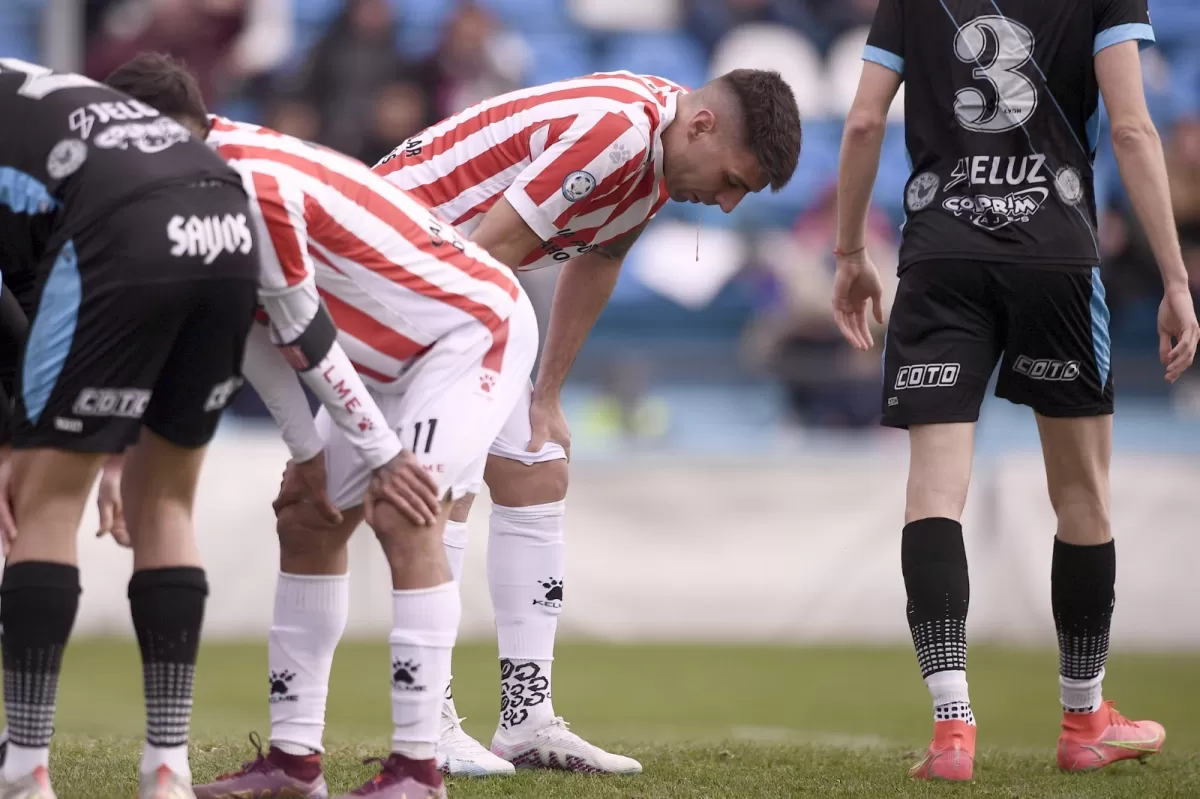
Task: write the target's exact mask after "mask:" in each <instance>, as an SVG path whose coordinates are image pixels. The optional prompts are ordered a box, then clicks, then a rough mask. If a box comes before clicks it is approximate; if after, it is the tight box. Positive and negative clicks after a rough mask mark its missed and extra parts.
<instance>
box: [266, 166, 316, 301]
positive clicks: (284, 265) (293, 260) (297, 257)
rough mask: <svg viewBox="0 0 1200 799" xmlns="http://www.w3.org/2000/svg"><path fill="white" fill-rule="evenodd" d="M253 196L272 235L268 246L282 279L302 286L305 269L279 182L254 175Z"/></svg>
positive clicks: (306, 270) (306, 269)
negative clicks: (255, 197) (270, 246)
mask: <svg viewBox="0 0 1200 799" xmlns="http://www.w3.org/2000/svg"><path fill="white" fill-rule="evenodd" d="M254 193H255V194H256V195H258V205H259V208H260V209H261V210H262V216H263V221H264V222H265V223H266V225H267V232H268V233H269V234H270V236H271V245H272V247H273V248H274V250H275V257H276V258H277V259H278V261H279V266H280V268H281V269H282V271H283V278H284V280H286V281H287V284H288V285H289V286H294V285H296V284H297V283H302V282H303V281H304V280H305V279H306V278H307V277H308V266H307V264H306V263H305V261H304V253H303V251H302V250H301V249H300V241H299V239H298V238H297V235H296V229H295V228H294V227H293V226H292V220H291V219H290V218H289V217H288V212H287V210H286V206H285V203H284V199H283V195H282V193H281V192H280V189H279V181H278V180H276V179H275V178H274V177H273V176H271V175H264V174H262V173H259V172H255V173H254Z"/></svg>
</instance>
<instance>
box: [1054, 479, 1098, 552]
mask: <svg viewBox="0 0 1200 799" xmlns="http://www.w3.org/2000/svg"><path fill="white" fill-rule="evenodd" d="M1050 504H1051V506H1052V507H1053V508H1054V513H1055V515H1056V516H1057V517H1058V537H1059V538H1060V539H1061V540H1062V541H1064V542H1065V543H1068V544H1078V545H1080V546H1092V545H1095V544H1102V543H1104V542H1105V541H1107V540H1108V539H1109V538H1110V537H1111V536H1112V525H1111V522H1110V519H1109V509H1108V489H1107V485H1102V484H1101V481H1098V480H1090V479H1082V480H1075V481H1060V482H1058V483H1056V484H1052V487H1051V490H1050Z"/></svg>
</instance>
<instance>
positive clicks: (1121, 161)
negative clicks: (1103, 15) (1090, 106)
mask: <svg viewBox="0 0 1200 799" xmlns="http://www.w3.org/2000/svg"><path fill="white" fill-rule="evenodd" d="M1096 82H1097V84H1098V85H1099V86H1100V93H1101V95H1102V96H1103V97H1104V104H1105V106H1107V108H1108V116H1109V119H1110V120H1111V125H1112V142H1113V153H1114V154H1115V155H1116V157H1117V166H1118V167H1120V170H1121V178H1122V180H1123V182H1124V184H1125V188H1126V190H1127V191H1128V193H1129V199H1130V202H1131V203H1132V204H1133V210H1134V213H1136V214H1137V217H1138V221H1139V222H1141V224H1142V228H1143V229H1144V230H1145V231H1146V237H1147V238H1148V239H1149V240H1150V247H1151V249H1152V250H1153V251H1154V258H1155V260H1156V261H1157V262H1158V269H1159V272H1160V273H1161V275H1162V281H1163V301H1162V306H1161V307H1160V308H1159V317H1158V328H1159V330H1158V336H1159V357H1160V359H1161V360H1162V363H1163V365H1164V366H1166V367H1167V374H1166V379H1167V382H1169V383H1174V382H1175V381H1176V380H1178V379H1179V376H1180V375H1181V374H1183V372H1184V370H1186V369H1187V368H1188V367H1189V366H1191V364H1192V360H1193V359H1194V358H1195V355H1196V343H1197V341H1198V340H1200V327H1197V323H1196V311H1195V308H1194V307H1193V303H1192V295H1191V291H1190V290H1189V288H1188V277H1187V271H1186V269H1185V268H1184V265H1183V255H1182V253H1181V252H1180V248H1179V236H1178V233H1177V232H1176V229H1175V214H1174V212H1173V210H1172V208H1171V193H1170V187H1169V186H1168V178H1167V167H1166V162H1165V160H1164V158H1163V150H1162V140H1161V139H1160V138H1159V136H1158V131H1157V130H1156V129H1155V127H1154V122H1153V121H1152V120H1151V119H1150V112H1149V110H1148V109H1147V108H1146V98H1145V94H1144V92H1143V88H1142V67H1141V59H1140V58H1139V57H1138V43H1137V42H1122V43H1121V44H1117V45H1113V46H1112V47H1106V48H1105V49H1103V50H1101V51H1100V52H1099V53H1097V54H1096Z"/></svg>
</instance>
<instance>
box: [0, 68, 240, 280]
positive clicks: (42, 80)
mask: <svg viewBox="0 0 1200 799" xmlns="http://www.w3.org/2000/svg"><path fill="white" fill-rule="evenodd" d="M197 180H218V181H228V182H229V183H232V184H235V185H239V186H240V185H241V181H240V180H239V179H238V176H237V174H236V173H235V172H234V171H233V170H232V169H231V168H230V167H229V166H228V165H227V164H225V163H224V161H222V160H221V158H220V157H219V156H217V155H216V154H215V153H213V152H212V151H211V150H210V149H209V147H208V146H207V145H206V144H205V143H204V142H203V141H199V140H195V139H193V138H192V137H190V136H189V135H188V131H187V129H186V128H184V127H183V126H182V125H180V124H179V123H177V122H175V121H174V120H173V119H170V118H168V117H166V116H164V115H162V114H160V113H159V112H158V111H157V110H155V109H154V108H151V107H150V106H148V105H145V104H144V103H140V102H138V101H136V100H133V99H131V98H129V97H127V96H126V95H124V94H122V93H120V92H118V91H116V90H115V89H111V88H109V87H108V86H105V85H103V84H100V83H97V82H95V81H92V80H89V79H88V78H85V77H83V76H81V75H75V74H69V73H56V72H53V71H52V70H50V69H48V68H46V67H42V66H38V65H36V64H30V63H28V62H25V61H20V60H17V59H13V58H0V268H2V269H3V270H4V275H5V282H6V283H8V284H9V285H17V284H21V283H23V282H24V283H28V280H27V279H25V278H26V276H22V275H21V274H20V272H21V271H23V270H32V269H33V267H34V265H36V264H38V263H40V262H41V261H42V260H43V256H44V255H45V254H46V252H47V250H51V251H53V252H57V250H58V248H60V247H61V246H62V244H63V243H64V242H65V241H66V240H67V239H69V238H70V237H71V236H72V235H73V234H74V233H75V232H77V231H79V230H81V229H83V228H85V227H87V226H88V225H90V224H93V223H95V222H97V221H99V220H102V219H103V218H104V216H105V214H107V213H108V212H110V211H112V210H113V209H115V208H117V207H118V206H119V205H120V204H121V203H122V202H124V201H125V200H127V199H129V198H131V197H134V196H137V195H140V194H143V193H146V192H148V191H151V190H153V189H154V188H156V187H159V186H166V185H171V184H175V183H187V182H192V181H197ZM163 235H165V233H164V234H163ZM22 294H23V295H25V294H26V292H22ZM22 299H25V296H23V297H22Z"/></svg>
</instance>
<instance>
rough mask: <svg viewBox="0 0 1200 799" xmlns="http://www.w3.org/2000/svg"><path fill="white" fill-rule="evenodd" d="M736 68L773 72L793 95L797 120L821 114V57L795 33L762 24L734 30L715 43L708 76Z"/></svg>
mask: <svg viewBox="0 0 1200 799" xmlns="http://www.w3.org/2000/svg"><path fill="white" fill-rule="evenodd" d="M738 68H750V69H773V70H777V71H778V72H779V74H780V75H782V76H783V79H784V80H786V81H787V82H788V84H789V85H790V86H791V87H792V91H793V92H795V94H796V103H797V104H798V105H799V106H800V117H801V119H808V118H810V117H813V118H815V117H819V116H822V115H824V113H825V111H826V103H825V99H824V93H825V87H824V85H823V81H822V80H821V75H822V74H823V73H824V68H823V65H822V63H821V57H820V55H819V54H818V53H817V50H816V48H815V47H813V45H812V43H811V42H809V41H808V39H806V38H804V37H803V36H802V35H800V34H799V33H797V32H796V31H794V30H792V29H790V28H785V27H783V26H782V25H770V24H766V23H752V24H748V25H742V26H739V27H737V28H734V29H733V30H732V31H730V32H729V33H728V34H726V35H725V37H724V38H723V39H721V41H719V42H718V43H717V46H716V48H715V49H714V51H713V56H712V62H711V63H710V65H709V75H710V76H713V77H715V76H717V75H721V74H724V73H726V72H729V71H730V70H733V69H738Z"/></svg>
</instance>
